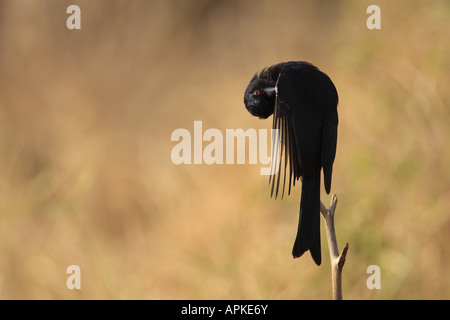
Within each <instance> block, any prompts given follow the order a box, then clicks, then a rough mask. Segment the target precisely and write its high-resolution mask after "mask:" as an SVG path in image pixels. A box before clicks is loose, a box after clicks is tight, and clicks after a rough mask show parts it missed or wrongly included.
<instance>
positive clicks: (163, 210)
mask: <svg viewBox="0 0 450 320" xmlns="http://www.w3.org/2000/svg"><path fill="white" fill-rule="evenodd" d="M71 4H77V5H79V6H80V8H81V28H82V29H81V30H68V29H67V28H66V19H67V18H68V16H69V15H68V14H67V13H66V8H67V7H68V6H69V5H71ZM371 4H377V5H379V6H380V8H381V27H382V29H381V30H369V29H367V27H366V20H367V18H368V17H369V14H367V13H366V9H367V7H368V6H369V5H371ZM449 19H450V2H448V1H445V0H441V1H439V0H437V1H424V0H423V1H406V0H404V1H395V2H392V1H384V0H377V1H359V0H358V1H357V0H355V1H335V0H333V1H332V0H329V1H285V0H281V1H250V0H246V1H238V0H234V1H233V0H228V1H219V0H196V1H194V0H191V1H181V0H164V1H163V0H161V1H144V0H133V1H124V0H123V1H120V0H96V1H88V0H86V1H79V0H71V1H62V0H41V1H35V0H14V1H12V0H11V1H6V0H1V1H0V298H2V299H22V298H25V299H81V298H83V299H329V298H331V282H330V264H329V257H328V247H327V243H326V236H325V232H324V231H323V230H324V229H323V222H322V255H323V262H322V266H321V267H317V266H315V265H314V263H313V261H312V259H311V258H310V257H309V254H308V253H307V254H305V256H304V257H302V258H300V259H296V260H294V259H292V257H291V248H292V244H293V241H294V237H295V232H296V229H297V221H298V210H299V197H300V191H301V190H300V189H301V188H299V187H298V186H297V187H296V188H295V189H294V192H293V193H292V194H291V196H290V197H285V198H284V199H283V200H274V199H271V198H270V192H269V187H268V178H267V177H266V176H261V175H260V174H259V169H260V167H261V165H250V164H246V165H237V164H235V165H206V164H203V165H179V166H177V165H174V164H173V163H172V161H171V157H170V155H171V150H172V148H173V147H174V145H175V144H176V142H172V141H171V134H172V132H173V130H175V129H177V128H186V129H188V130H189V131H191V133H193V124H194V120H202V121H203V130H206V129H208V128H217V129H219V130H221V131H222V132H223V133H225V129H227V128H231V129H235V128H243V129H248V128H255V129H260V128H261V129H269V128H270V127H271V121H269V120H267V121H261V120H258V119H256V118H254V117H252V116H250V114H249V113H248V112H247V111H246V110H245V108H244V105H243V92H244V89H245V87H246V86H247V84H248V81H249V80H250V78H251V76H252V75H253V73H254V72H256V71H257V70H259V69H261V68H263V67H265V66H268V65H272V64H274V63H277V62H280V61H289V60H306V61H310V62H312V63H313V64H315V65H317V66H318V67H319V68H320V69H322V70H323V71H325V72H326V73H327V74H328V75H329V76H330V77H331V78H332V79H333V81H334V83H335V85H336V87H337V89H338V91H339V96H340V104H339V115H340V124H339V137H338V149H337V155H336V161H335V167H334V176H333V185H332V192H334V193H336V194H337V195H338V197H339V203H338V207H337V211H336V215H337V216H336V228H337V236H338V242H339V246H340V248H342V246H343V244H344V243H345V242H349V244H350V248H349V252H348V256H347V262H346V264H345V267H344V275H343V277H344V278H343V279H344V298H347V299H448V298H450V271H449V267H448V266H449V265H450V209H449V208H450V169H449V164H450V144H449V137H450V93H449V90H448V88H449V84H450V58H449V52H450V42H449V39H450V28H449ZM322 200H323V202H324V203H325V204H326V205H328V203H329V201H330V196H328V195H325V193H324V192H323V195H322ZM72 264H76V265H79V266H80V268H81V287H82V289H81V290H68V289H67V287H66V279H67V277H68V276H69V275H68V274H67V273H66V268H67V266H69V265H72ZM370 265H378V266H379V267H380V269H381V289H380V290H369V289H368V288H367V287H366V280H367V278H368V277H369V275H368V274H367V273H366V269H367V267H368V266H370Z"/></svg>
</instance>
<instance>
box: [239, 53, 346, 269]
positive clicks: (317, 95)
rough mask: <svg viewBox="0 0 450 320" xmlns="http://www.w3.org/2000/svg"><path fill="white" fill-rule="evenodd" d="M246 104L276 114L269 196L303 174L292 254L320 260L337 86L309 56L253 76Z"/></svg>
mask: <svg viewBox="0 0 450 320" xmlns="http://www.w3.org/2000/svg"><path fill="white" fill-rule="evenodd" d="M244 104H245V107H246V108H247V110H248V111H249V112H250V113H251V114H252V115H254V116H256V117H259V118H261V119H266V118H268V117H269V116H270V115H272V114H273V128H274V129H278V130H279V131H278V132H279V138H278V141H277V147H276V148H275V149H274V150H275V152H274V153H273V154H272V157H273V158H272V160H273V161H272V169H273V171H272V173H273V174H272V175H271V177H270V179H269V183H270V184H271V196H273V195H274V194H275V198H276V197H277V196H278V193H279V192H280V191H281V196H282V197H283V195H284V192H285V185H286V182H287V183H288V191H287V192H288V194H290V191H291V186H292V185H295V181H296V180H298V179H299V178H300V179H301V181H302V195H301V201H300V218H299V224H298V231H297V237H296V239H295V243H294V248H293V249H292V255H293V256H294V258H297V257H300V256H301V255H302V254H303V253H304V252H305V251H307V250H310V252H311V256H312V258H313V260H314V261H315V262H316V264H318V265H320V263H321V260H322V258H321V249H320V171H321V169H323V174H324V185H325V190H326V192H327V193H330V189H331V175H332V171H333V162H334V157H335V154H336V143H337V126H338V114H337V105H338V94H337V91H336V88H335V86H334V84H333V82H332V81H331V80H330V78H329V77H328V76H327V75H326V74H325V73H323V72H321V71H320V70H319V69H318V68H317V67H315V66H313V65H312V64H310V63H308V62H304V61H291V62H283V63H279V64H276V65H273V66H271V67H267V68H265V69H263V70H262V71H260V72H258V73H256V74H255V75H254V76H253V78H252V79H251V81H250V83H249V85H248V86H247V89H246V91H245V94H244ZM280 182H281V184H282V187H280ZM281 188H282V189H281Z"/></svg>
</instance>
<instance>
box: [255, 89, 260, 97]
mask: <svg viewBox="0 0 450 320" xmlns="http://www.w3.org/2000/svg"><path fill="white" fill-rule="evenodd" d="M260 93H261V92H260V91H259V90H255V91H253V94H254V95H255V96H257V95H259V94H260Z"/></svg>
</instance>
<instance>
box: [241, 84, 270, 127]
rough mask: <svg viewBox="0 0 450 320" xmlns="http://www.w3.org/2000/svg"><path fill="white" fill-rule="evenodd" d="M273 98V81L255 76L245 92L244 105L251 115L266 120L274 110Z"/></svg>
mask: <svg viewBox="0 0 450 320" xmlns="http://www.w3.org/2000/svg"><path fill="white" fill-rule="evenodd" d="M275 96H276V88H275V81H273V80H271V79H265V78H260V77H258V75H255V76H254V77H253V78H252V80H250V83H249V84H248V86H247V89H246V90H245V94H244V104H245V107H246V108H247V110H248V111H249V112H250V113H251V114H252V115H254V116H255V117H259V118H261V119H266V118H268V117H269V116H270V115H272V113H273V110H274V108H275Z"/></svg>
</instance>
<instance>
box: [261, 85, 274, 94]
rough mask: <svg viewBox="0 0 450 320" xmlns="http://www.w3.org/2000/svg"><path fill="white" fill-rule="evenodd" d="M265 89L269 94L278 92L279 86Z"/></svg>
mask: <svg viewBox="0 0 450 320" xmlns="http://www.w3.org/2000/svg"><path fill="white" fill-rule="evenodd" d="M263 91H264V92H265V93H267V94H268V95H273V94H274V93H276V92H277V87H269V88H264V89H263Z"/></svg>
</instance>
